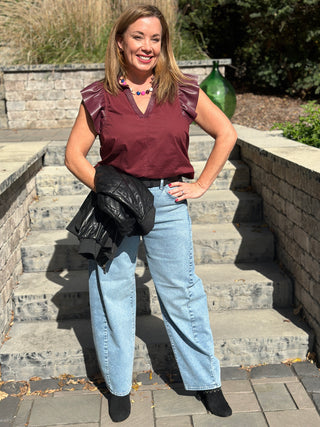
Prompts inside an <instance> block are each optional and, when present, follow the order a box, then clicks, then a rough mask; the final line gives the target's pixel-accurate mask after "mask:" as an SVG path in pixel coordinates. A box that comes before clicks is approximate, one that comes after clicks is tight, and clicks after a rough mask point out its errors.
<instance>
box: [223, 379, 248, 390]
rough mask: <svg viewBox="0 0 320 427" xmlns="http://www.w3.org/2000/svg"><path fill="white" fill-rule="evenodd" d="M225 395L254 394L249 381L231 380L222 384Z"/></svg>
mask: <svg viewBox="0 0 320 427" xmlns="http://www.w3.org/2000/svg"><path fill="white" fill-rule="evenodd" d="M222 390H223V392H224V393H252V387H251V384H250V381H249V380H230V381H223V382H222Z"/></svg>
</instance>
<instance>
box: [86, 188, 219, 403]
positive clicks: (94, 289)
mask: <svg viewBox="0 0 320 427" xmlns="http://www.w3.org/2000/svg"><path fill="white" fill-rule="evenodd" d="M150 191H151V192H152V193H153V195H154V205H155V208H156V217H155V224H154V227H153V229H152V231H151V232H150V233H149V234H148V235H146V236H144V238H143V240H144V245H145V249H146V256H147V262H148V266H149V269H150V272H151V276H152V279H153V282H154V284H155V287H156V291H157V295H158V298H159V302H160V307H161V310H162V316H163V321H164V323H165V326H166V330H167V333H168V336H169V339H170V342H171V345H172V349H173V352H174V355H175V358H176V361H177V363H178V366H179V370H180V374H181V377H182V380H183V383H184V386H185V389H186V390H210V389H213V388H216V387H220V385H221V383H220V364H219V361H218V359H217V358H216V357H215V355H214V343H213V338H212V333H211V328H210V323H209V314H208V308H207V298H206V294H205V292H204V289H203V285H202V281H201V280H200V278H199V277H198V276H197V275H196V274H195V271H194V257H193V242H192V232H191V221H190V217H189V213H188V208H187V203H186V202H185V201H184V202H178V203H176V202H175V199H174V198H173V197H172V196H171V195H170V194H168V191H169V187H168V186H160V187H153V188H150ZM139 241H140V238H139V236H131V237H125V238H124V240H123V241H122V243H121V245H120V247H119V248H118V252H117V255H116V257H115V258H114V259H113V260H112V262H109V263H108V264H107V266H106V269H105V270H103V269H102V268H101V267H99V266H98V265H97V264H96V262H95V261H90V264H89V292H90V310H91V321H92V329H93V338H94V343H95V347H96V352H97V357H98V361H99V365H100V369H101V372H102V374H103V376H104V379H105V381H106V384H107V386H108V388H109V390H110V391H111V393H113V394H115V395H118V396H125V395H127V394H128V393H129V392H130V390H131V385H132V371H133V360H134V347H135V325H136V323H135V322H136V289H135V268H136V259H137V252H138V246H139Z"/></svg>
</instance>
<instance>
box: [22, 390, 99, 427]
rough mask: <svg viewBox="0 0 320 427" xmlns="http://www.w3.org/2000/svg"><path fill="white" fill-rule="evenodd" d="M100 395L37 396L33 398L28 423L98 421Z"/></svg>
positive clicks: (44, 424)
mask: <svg viewBox="0 0 320 427" xmlns="http://www.w3.org/2000/svg"><path fill="white" fill-rule="evenodd" d="M100 407H101V397H100V395H96V394H92V395H90V394H83V395H74V394H70V395H64V396H63V398H59V397H51V398H46V399H42V398H38V399H35V400H34V404H33V407H32V411H31V415H30V421H29V424H30V425H32V426H49V425H65V424H77V423H78V422H79V419H80V420H81V421H82V423H99V421H100Z"/></svg>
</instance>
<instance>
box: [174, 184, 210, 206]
mask: <svg viewBox="0 0 320 427" xmlns="http://www.w3.org/2000/svg"><path fill="white" fill-rule="evenodd" d="M169 187H170V191H169V194H170V195H171V196H173V197H175V198H176V202H181V201H182V200H186V199H197V198H199V197H201V196H202V195H203V194H204V193H205V192H206V190H205V189H204V188H202V187H201V186H200V184H198V183H197V182H191V183H188V182H180V181H177V182H171V183H170V184H169Z"/></svg>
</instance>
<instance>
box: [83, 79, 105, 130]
mask: <svg viewBox="0 0 320 427" xmlns="http://www.w3.org/2000/svg"><path fill="white" fill-rule="evenodd" d="M81 96H82V102H83V104H84V106H85V107H86V110H87V111H88V113H89V115H90V117H91V118H92V121H93V125H94V129H95V131H96V132H97V134H98V135H100V132H101V124H102V120H103V119H104V117H105V89H104V87H103V82H102V81H98V82H94V83H91V84H90V85H89V86H87V87H85V88H84V89H82V91H81Z"/></svg>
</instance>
